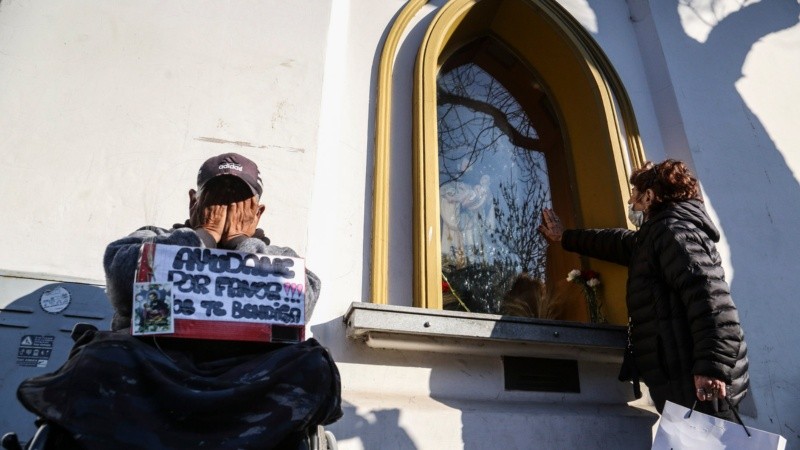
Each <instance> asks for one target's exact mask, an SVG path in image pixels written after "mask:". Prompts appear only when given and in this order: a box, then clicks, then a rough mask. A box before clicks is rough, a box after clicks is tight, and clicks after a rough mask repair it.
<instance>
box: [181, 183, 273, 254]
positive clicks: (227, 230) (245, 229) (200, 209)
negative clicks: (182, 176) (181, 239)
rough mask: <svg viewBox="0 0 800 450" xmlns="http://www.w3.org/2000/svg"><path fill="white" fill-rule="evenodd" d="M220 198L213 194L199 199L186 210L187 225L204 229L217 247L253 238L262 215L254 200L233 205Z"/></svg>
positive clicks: (206, 194)
mask: <svg viewBox="0 0 800 450" xmlns="http://www.w3.org/2000/svg"><path fill="white" fill-rule="evenodd" d="M221 197H222V196H216V197H215V196H214V193H213V192H207V193H204V195H202V196H200V198H198V200H197V201H196V202H195V203H194V204H193V206H192V207H191V209H190V217H189V225H190V226H191V227H192V228H193V229H197V228H203V229H205V230H206V231H208V233H209V234H210V235H211V236H212V237H213V238H214V240H215V241H216V242H217V243H224V242H227V241H229V240H231V239H233V238H236V237H239V236H247V237H251V236H253V235H254V234H255V232H256V228H257V227H258V221H259V219H260V218H261V211H262V206H261V205H260V204H259V203H258V196H255V195H254V196H252V197H250V198H246V199H244V200H240V201H238V202H234V203H225V200H226V199H224V198H221Z"/></svg>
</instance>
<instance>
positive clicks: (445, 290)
mask: <svg viewBox="0 0 800 450" xmlns="http://www.w3.org/2000/svg"><path fill="white" fill-rule="evenodd" d="M448 292H450V283H448V282H447V281H444V280H442V293H443V294H447V293H448Z"/></svg>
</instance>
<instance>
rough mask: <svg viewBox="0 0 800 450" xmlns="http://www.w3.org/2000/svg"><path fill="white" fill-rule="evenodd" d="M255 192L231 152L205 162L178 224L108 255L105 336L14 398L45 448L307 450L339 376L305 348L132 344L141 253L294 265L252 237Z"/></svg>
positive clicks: (250, 170)
mask: <svg viewBox="0 0 800 450" xmlns="http://www.w3.org/2000/svg"><path fill="white" fill-rule="evenodd" d="M262 191H263V188H262V183H261V178H260V174H259V170H258V167H257V166H256V164H255V163H254V162H252V161H251V160H249V159H247V158H245V157H243V156H241V155H238V154H235V153H227V154H222V155H219V156H215V157H212V158H210V159H208V160H207V161H205V162H204V163H203V165H202V166H201V168H200V170H199V172H198V176H197V190H195V189H190V190H189V219H188V220H186V222H185V223H183V224H176V225H174V226H173V227H172V228H171V229H163V228H158V227H153V226H145V227H142V228H140V229H138V230H137V231H135V232H134V233H132V234H131V235H129V236H127V237H124V238H122V239H119V240H117V241H114V242H112V243H111V244H109V245H108V247H107V249H106V252H105V256H104V258H103V265H104V268H105V273H106V282H107V294H108V297H109V300H110V301H111V303H112V305H113V307H114V310H115V314H114V318H113V320H112V324H111V331H110V332H102V331H97V330H92V329H90V330H87V331H86V332H85V333H83V334H82V335H80V336H75V338H76V343H75V346H74V347H73V349H72V351H71V353H70V357H69V359H68V360H67V362H66V363H65V364H64V365H63V366H62V367H61V368H60V369H59V370H58V371H56V372H55V373H51V374H47V375H44V376H41V377H36V378H32V379H29V380H26V381H25V382H23V383H22V385H21V386H20V387H19V390H18V398H19V399H20V401H21V402H22V403H23V405H24V406H25V407H26V408H27V409H28V410H30V411H32V412H34V413H36V414H37V415H38V416H40V417H41V418H42V420H43V421H45V422H47V423H49V424H51V426H52V427H53V428H54V429H56V430H58V431H59V433H58V434H57V436H55V437H53V442H57V444H56V446H55V447H51V448H81V449H112V448H114V449H194V448H209V449H226V448H253V449H269V448H278V449H283V448H286V449H298V448H314V447H315V445H313V444H312V443H311V439H310V437H309V436H313V435H314V434H315V433H316V432H317V430H318V427H320V426H321V425H325V424H329V423H332V422H334V421H336V420H338V419H339V418H340V417H341V415H342V410H341V398H340V394H341V386H340V379H339V373H338V370H337V369H336V365H335V363H334V362H333V360H332V358H331V356H330V354H329V353H328V351H327V350H326V349H325V348H323V347H322V346H321V345H320V344H319V343H318V342H317V341H316V340H314V339H313V338H311V339H307V340H304V341H300V339H298V340H297V342H294V343H286V342H283V343H276V342H264V341H254V340H247V341H238V340H200V339H184V338H177V337H173V336H164V335H145V336H141V335H140V336H132V334H131V326H132V323H133V321H132V316H135V315H136V314H137V313H136V311H134V309H133V304H134V301H133V298H134V278H135V275H136V273H137V267H138V266H137V265H138V264H140V255H141V253H142V251H141V250H142V246H143V245H144V244H146V243H155V244H156V245H158V244H164V245H178V246H182V247H198V248H211V249H213V248H217V249H226V250H235V251H241V252H248V253H257V254H266V255H276V256H277V255H280V256H288V257H297V254H296V253H295V252H294V251H293V250H292V249H291V248H288V247H278V246H274V245H271V244H270V240H269V239H268V238H267V237H266V236H265V235H264V232H263V231H262V230H261V229H259V228H258V222H259V219H260V218H261V215H262V214H263V213H264V210H265V206H264V205H263V204H262V203H261V195H262ZM319 289H320V280H319V278H318V277H317V276H316V275H314V274H313V273H312V272H310V271H308V270H306V271H305V311H304V312H305V319H306V320H308V318H309V317H310V316H311V313H312V311H313V309H314V304H315V302H316V300H317V297H318V295H319ZM148 295H149V294H148ZM150 297H151V298H148V299H147V300H148V302H147V303H146V305H147V309H148V310H149V309H154V311H150V313H151V314H156V315H158V314H161V315H163V311H160V310H159V311H157V309H158V306H159V304H160V302H162V300H160V299H159V298H158V296H157V295H153V296H150ZM162 309H163V308H162ZM142 314H143V313H142ZM159 317H160V316H159ZM160 318H161V319H163V317H160ZM134 334H136V333H134Z"/></svg>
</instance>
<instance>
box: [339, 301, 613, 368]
mask: <svg viewBox="0 0 800 450" xmlns="http://www.w3.org/2000/svg"><path fill="white" fill-rule="evenodd" d="M344 322H345V324H346V327H347V336H348V337H349V338H351V339H356V340H360V341H363V342H364V343H366V345H367V346H369V347H372V348H380V349H394V350H406V351H428V352H440V353H450V354H461V355H479V356H500V355H503V356H528V357H544V358H566V359H575V360H579V361H594V362H605V363H621V362H622V355H623V353H624V350H625V343H626V339H627V331H626V329H625V327H623V326H619V325H605V324H603V325H600V324H588V323H579V322H566V321H557V320H545V319H532V318H525V317H513V316H500V315H494V314H480V313H466V312H458V311H442V310H433V309H424V308H414V307H408V306H392V305H378V304H373V303H361V302H354V303H352V304H351V305H350V308H349V309H348V310H347V313H346V314H345V316H344Z"/></svg>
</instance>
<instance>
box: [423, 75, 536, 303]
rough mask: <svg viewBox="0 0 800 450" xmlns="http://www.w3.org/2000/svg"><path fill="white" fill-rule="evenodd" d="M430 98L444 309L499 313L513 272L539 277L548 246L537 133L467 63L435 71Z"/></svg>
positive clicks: (513, 103)
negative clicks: (434, 109) (433, 102)
mask: <svg viewBox="0 0 800 450" xmlns="http://www.w3.org/2000/svg"><path fill="white" fill-rule="evenodd" d="M437 97H438V130H439V187H440V206H441V241H442V242H441V243H442V275H443V281H444V282H443V289H445V290H446V293H447V292H452V294H451V296H449V297H448V296H446V298H445V300H446V301H445V308H448V309H460V310H466V311H472V312H486V313H500V312H501V306H502V305H501V303H502V299H503V297H504V296H505V295H506V293H508V292H509V290H510V289H511V286H512V285H513V283H514V281H515V280H516V279H517V277H518V276H519V274H521V273H527V274H528V275H529V276H530V277H532V278H534V279H537V280H540V281H542V282H544V281H545V280H544V279H545V269H546V250H547V245H546V242H545V241H544V239H543V238H542V237H541V236H540V234H539V233H538V232H537V231H536V228H537V227H538V225H539V220H540V217H539V216H540V212H541V210H542V208H544V207H550V204H551V199H550V185H549V181H548V173H547V165H546V162H545V158H544V154H543V153H542V152H541V151H539V136H538V134H537V132H536V129H535V127H534V125H533V124H532V123H531V121H530V119H529V118H528V115H527V114H526V113H525V111H524V109H523V107H522V106H521V105H520V103H519V102H518V101H517V100H516V99H515V98H514V97H513V96H512V95H511V93H510V92H509V91H508V90H507V89H506V88H505V87H504V86H503V85H502V84H501V83H500V82H498V81H497V80H496V79H495V78H494V77H492V76H491V75H490V74H489V73H487V72H486V71H485V70H483V69H482V68H481V67H479V66H478V65H476V64H474V63H467V64H463V65H460V66H458V67H455V68H453V69H452V70H449V71H447V72H445V73H442V74H441V75H440V76H439V79H438V93H437ZM447 300H450V301H447Z"/></svg>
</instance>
